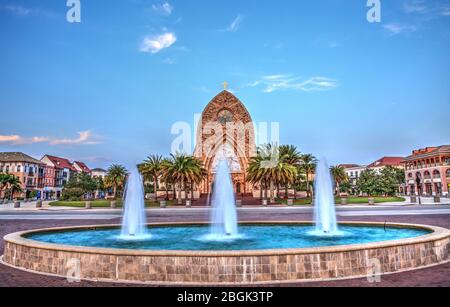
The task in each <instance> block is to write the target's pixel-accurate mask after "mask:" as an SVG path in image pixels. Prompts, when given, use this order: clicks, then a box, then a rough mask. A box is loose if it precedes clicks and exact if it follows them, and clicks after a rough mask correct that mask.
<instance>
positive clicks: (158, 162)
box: [138, 155, 163, 201]
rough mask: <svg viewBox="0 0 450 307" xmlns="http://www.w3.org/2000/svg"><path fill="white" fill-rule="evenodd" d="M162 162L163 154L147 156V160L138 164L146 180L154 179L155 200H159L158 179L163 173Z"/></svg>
mask: <svg viewBox="0 0 450 307" xmlns="http://www.w3.org/2000/svg"><path fill="white" fill-rule="evenodd" d="M162 162H163V158H162V156H157V155H151V156H148V157H147V160H145V161H144V162H143V163H142V164H140V165H139V166H138V168H139V171H140V172H141V174H142V176H143V177H144V179H145V180H153V190H154V192H155V201H158V179H159V177H160V176H161V173H162Z"/></svg>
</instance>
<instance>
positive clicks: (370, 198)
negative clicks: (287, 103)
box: [369, 197, 375, 206]
mask: <svg viewBox="0 0 450 307" xmlns="http://www.w3.org/2000/svg"><path fill="white" fill-rule="evenodd" d="M369 206H375V198H373V197H369Z"/></svg>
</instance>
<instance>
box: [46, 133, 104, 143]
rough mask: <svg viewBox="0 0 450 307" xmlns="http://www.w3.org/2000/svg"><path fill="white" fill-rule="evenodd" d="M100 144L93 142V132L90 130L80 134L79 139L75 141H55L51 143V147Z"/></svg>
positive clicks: (66, 139) (68, 139) (69, 139)
mask: <svg viewBox="0 0 450 307" xmlns="http://www.w3.org/2000/svg"><path fill="white" fill-rule="evenodd" d="M98 143H99V142H98V141H94V140H93V138H92V132H91V131H89V130H87V131H81V132H78V137H77V138H74V139H71V138H65V139H54V140H50V142H49V144H50V145H94V144H98Z"/></svg>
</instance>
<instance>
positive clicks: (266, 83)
mask: <svg viewBox="0 0 450 307" xmlns="http://www.w3.org/2000/svg"><path fill="white" fill-rule="evenodd" d="M338 85H339V84H338V82H337V81H336V80H334V79H331V78H326V77H312V78H309V79H306V80H305V79H302V78H301V77H296V76H293V75H286V74H280V75H268V76H263V77H262V78H260V79H259V80H256V81H254V82H252V83H250V84H248V85H247V86H248V87H258V86H261V87H262V88H263V90H262V91H263V92H264V93H272V92H275V91H277V90H299V91H304V92H312V91H326V90H332V89H334V88H336V87H338Z"/></svg>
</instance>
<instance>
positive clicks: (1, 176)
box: [0, 173, 11, 196]
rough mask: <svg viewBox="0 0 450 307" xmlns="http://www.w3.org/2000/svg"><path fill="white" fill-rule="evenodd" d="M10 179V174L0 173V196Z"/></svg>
mask: <svg viewBox="0 0 450 307" xmlns="http://www.w3.org/2000/svg"><path fill="white" fill-rule="evenodd" d="M10 179H11V175H10V174H5V173H0V196H1V194H3V190H5V189H6V188H7V186H8V183H9V180H10Z"/></svg>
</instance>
